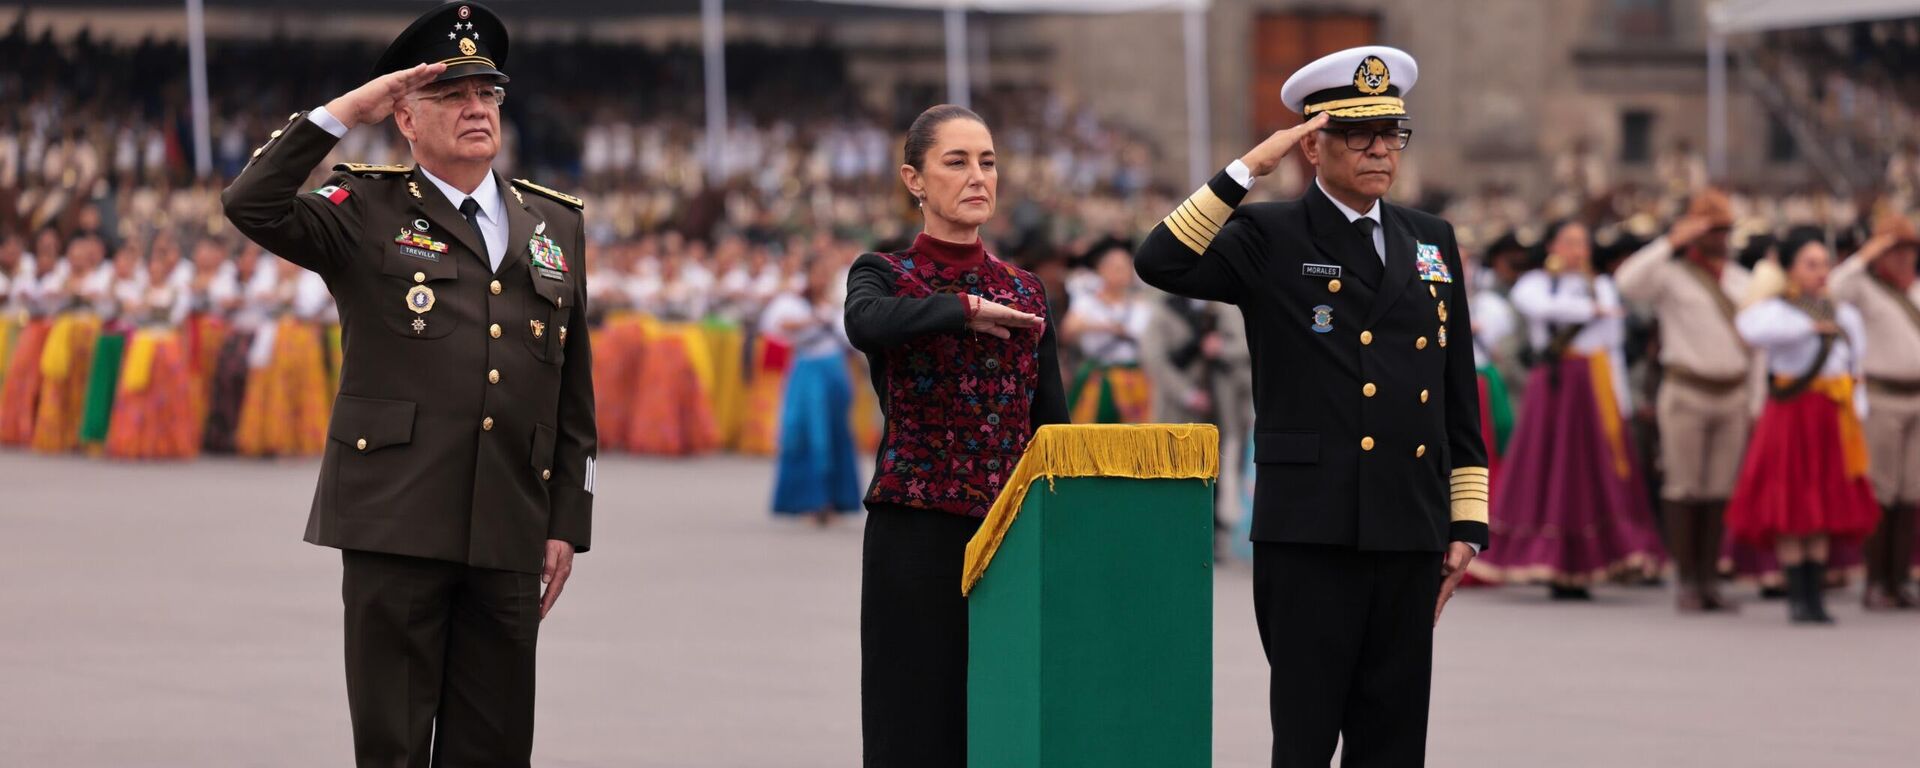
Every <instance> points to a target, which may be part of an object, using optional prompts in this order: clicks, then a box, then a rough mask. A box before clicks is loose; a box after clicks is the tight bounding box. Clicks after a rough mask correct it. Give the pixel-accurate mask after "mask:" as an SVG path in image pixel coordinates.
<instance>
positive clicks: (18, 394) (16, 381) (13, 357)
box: [0, 319, 53, 446]
mask: <svg viewBox="0 0 1920 768" xmlns="http://www.w3.org/2000/svg"><path fill="white" fill-rule="evenodd" d="M52 332H53V321H52V320H48V319H39V320H32V321H29V322H28V323H27V324H26V325H25V326H24V327H22V328H21V329H20V333H19V335H18V336H16V337H14V341H13V343H11V344H9V345H8V350H7V359H6V367H7V372H6V378H5V379H4V380H0V445H13V446H24V445H27V444H28V443H31V442H32V441H33V422H34V419H35V418H36V417H38V416H39V413H40V391H41V390H42V389H43V388H44V386H43V385H44V383H45V377H44V376H42V375H41V374H40V357H41V355H42V354H43V353H44V352H45V351H46V348H47V339H48V337H50V336H51V335H52Z"/></svg>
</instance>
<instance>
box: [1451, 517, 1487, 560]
mask: <svg viewBox="0 0 1920 768" xmlns="http://www.w3.org/2000/svg"><path fill="white" fill-rule="evenodd" d="M1487 534H1488V529H1487V524H1486V523H1480V522H1474V521H1471V520H1455V521H1454V522H1453V523H1452V524H1451V525H1448V526H1447V539H1448V540H1450V541H1464V542H1466V543H1467V544H1468V545H1469V546H1471V547H1473V552H1474V554H1479V553H1480V552H1482V551H1484V550H1485V549H1486V548H1487V538H1488V536H1487Z"/></svg>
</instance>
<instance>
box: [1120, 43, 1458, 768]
mask: <svg viewBox="0 0 1920 768" xmlns="http://www.w3.org/2000/svg"><path fill="white" fill-rule="evenodd" d="M1417 76H1418V70H1417V69H1416V66H1415V64H1414V61H1413V58H1412V57H1411V56H1409V55H1407V54H1406V53H1405V52H1403V51H1400V50H1397V49H1394V48H1387V47H1383V46H1368V47H1363V48H1353V49H1349V50H1345V51H1341V52H1338V53H1334V54H1331V55H1329V56H1326V57H1324V58H1321V59H1319V60H1318V61H1315V62H1313V63H1312V64H1309V65H1307V66H1306V67H1305V68H1304V69H1301V70H1300V71H1299V72H1297V73H1295V74H1294V75H1293V77H1291V78H1289V79H1288V80H1287V83H1286V85H1285V86H1284V87H1283V88H1282V89H1281V98H1282V100H1283V101H1285V102H1286V104H1287V107H1288V108H1289V109H1292V110H1294V111H1296V112H1300V113H1301V114H1302V115H1304V116H1305V117H1306V118H1307V122H1306V123H1304V124H1302V125H1299V126H1295V127H1293V128H1289V129H1287V130H1284V131H1280V132H1278V133H1275V134H1274V135H1273V136H1272V137H1271V138H1269V139H1267V140H1266V141H1265V142H1264V143H1262V144H1261V145H1260V146H1258V147H1255V148H1254V149H1253V151H1251V152H1249V153H1247V155H1246V156H1245V157H1242V158H1241V159H1240V160H1237V161H1235V162H1234V163H1233V164H1232V165H1229V166H1228V167H1227V169H1226V170H1225V171H1223V172H1221V173H1219V174H1217V175H1215V176H1214V178H1213V180H1212V181H1210V182H1208V183H1207V185H1206V186H1205V187H1202V188H1200V190H1199V191H1198V192H1195V193H1194V195H1193V196H1192V197H1190V198H1188V199H1187V201H1186V202H1185V203H1183V204H1182V205H1181V206H1180V207H1179V208H1178V209H1177V210H1175V211H1174V212H1173V214H1172V215H1170V216H1168V217H1167V218H1166V220H1165V221H1163V222H1161V223H1160V225H1159V226H1157V227H1155V228H1154V230H1153V232H1152V234H1151V235H1149V236H1148V238H1147V240H1146V243H1145V244H1144V245H1142V246H1141V249H1140V253H1139V256H1138V260H1137V262H1136V263H1137V269H1138V270H1139V273H1140V276H1141V278H1143V279H1145V280H1146V281H1147V282H1148V283H1149V284H1151V285H1154V286H1156V287H1159V288H1161V289H1163V290H1166V291H1169V292H1172V293H1175V294H1179V295H1182V296H1189V297H1193V298H1200V299H1208V300H1212V301H1224V302H1229V303H1232V304H1237V305H1239V307H1240V311H1241V312H1242V313H1243V314H1244V315H1245V316H1246V332H1247V341H1248V345H1249V347H1250V349H1251V350H1252V355H1253V380H1254V403H1255V407H1254V412H1255V425H1254V438H1253V439H1254V461H1255V463H1257V464H1258V465H1259V475H1258V477H1257V478H1256V480H1255V485H1254V511H1253V540H1254V555H1253V570H1254V609H1255V615H1256V617H1257V619H1258V621H1259V624H1260V639H1261V643H1262V644H1263V645H1264V646H1265V648H1266V652H1267V663H1268V665H1269V666H1270V667H1271V669H1272V680H1271V686H1272V688H1271V695H1270V707H1271V715H1272V721H1273V734H1274V739H1273V764H1274V765H1275V766H1306V765H1313V766H1321V767H1322V768H1324V766H1326V765H1327V763H1328V761H1329V760H1330V759H1331V758H1332V756H1333V751H1334V747H1335V744H1336V743H1337V742H1338V741H1339V739H1340V737H1341V736H1342V735H1344V736H1345V737H1346V743H1345V746H1344V748H1343V750H1344V751H1343V756H1344V757H1343V759H1344V761H1345V764H1347V765H1366V766H1417V765H1421V764H1422V763H1423V761H1424V760H1425V754H1426V741H1427V739H1426V735H1427V707H1428V699H1429V696H1428V694H1429V688H1430V683H1431V678H1432V669H1433V627H1434V624H1435V623H1436V622H1438V620H1439V618H1440V610H1441V608H1442V607H1444V606H1445V604H1446V601H1447V599H1448V597H1450V596H1451V595H1452V593H1453V590H1454V588H1455V587H1456V586H1457V585H1458V584H1459V581H1460V579H1461V578H1462V576H1464V575H1465V573H1466V570H1465V569H1466V567H1467V564H1468V563H1469V562H1470V561H1471V560H1472V559H1473V557H1474V554H1475V553H1476V552H1477V551H1478V548H1479V547H1483V546H1485V545H1486V542H1487V532H1488V531H1487V470H1486V466H1487V457H1486V447H1485V445H1484V444H1483V443H1482V442H1481V436H1480V401H1479V389H1478V386H1477V383H1476V380H1475V376H1474V359H1473V338H1472V331H1471V330H1470V329H1471V328H1472V324H1471V321H1470V320H1469V316H1468V313H1467V293H1468V286H1467V284H1466V283H1465V281H1464V280H1460V279H1457V278H1458V277H1459V276H1461V275H1462V272H1461V268H1460V252H1459V248H1458V246H1457V244H1456V243H1455V240H1454V234H1453V226H1452V225H1450V224H1448V223H1447V222H1445V221H1442V220H1440V219H1437V218H1434V217H1433V216H1429V215H1427V214H1424V213H1421V212H1418V211H1414V210H1410V209H1407V208H1402V207H1399V206H1395V205H1389V204H1387V203H1385V202H1383V201H1382V200H1381V198H1382V197H1384V196H1385V195H1386V194H1387V190H1388V189H1389V188H1390V187H1391V186H1392V184H1393V174H1394V171H1395V169H1396V168H1397V166H1398V162H1399V157H1400V151H1401V150H1403V149H1405V148H1406V147H1407V143H1408V141H1409V140H1410V139H1411V137H1412V131H1410V130H1408V129H1407V128H1405V127H1404V126H1403V125H1402V121H1403V120H1406V119H1407V112H1406V108H1405V103H1404V102H1403V101H1402V98H1401V97H1402V96H1404V95H1405V94H1406V92H1407V91H1410V90H1412V88H1413V85H1414V81H1415V78H1416V77H1417ZM1296 143H1299V144H1300V147H1301V151H1302V152H1304V153H1305V156H1306V158H1307V160H1308V162H1310V163H1312V164H1313V166H1314V167H1315V168H1316V169H1317V177H1318V179H1317V181H1316V183H1315V184H1314V185H1313V186H1312V187H1310V188H1308V190H1307V192H1306V195H1305V196H1304V197H1302V198H1301V199H1299V200H1293V201H1288V202H1281V203H1265V204H1257V205H1248V206H1245V207H1241V208H1239V209H1238V210H1235V209H1236V207H1238V206H1239V203H1240V201H1241V199H1242V198H1243V197H1245V196H1246V194H1247V191H1248V189H1249V188H1251V187H1252V185H1253V182H1254V179H1255V178H1257V177H1260V176H1264V175H1266V174H1268V173H1271V172H1273V170H1274V169H1275V168H1277V167H1279V165H1280V161H1281V160H1282V159H1283V158H1284V157H1285V156H1286V155H1287V153H1288V152H1289V151H1290V150H1291V149H1293V147H1294V145H1295V144H1296Z"/></svg>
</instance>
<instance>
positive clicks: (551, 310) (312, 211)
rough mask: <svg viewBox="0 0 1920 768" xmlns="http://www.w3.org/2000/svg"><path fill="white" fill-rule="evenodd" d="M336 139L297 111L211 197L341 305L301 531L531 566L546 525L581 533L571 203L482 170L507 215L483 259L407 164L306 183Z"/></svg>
mask: <svg viewBox="0 0 1920 768" xmlns="http://www.w3.org/2000/svg"><path fill="white" fill-rule="evenodd" d="M336 141H337V140H336V139H335V138H334V137H333V135H332V134H330V133H328V132H327V131H326V130H325V129H323V128H321V127H320V126H318V125H316V124H314V122H313V121H311V120H308V119H307V117H306V115H305V113H299V114H295V115H294V116H293V118H292V121H291V122H290V123H288V125H287V126H286V127H285V128H283V129H281V130H278V131H274V132H273V138H272V139H271V140H270V141H268V142H267V144H266V145H265V146H263V147H261V148H260V149H259V150H258V151H256V152H255V153H254V157H253V160H252V162H250V163H249V164H248V165H247V167H246V168H245V169H244V170H242V171H241V172H240V175H239V177H238V178H236V179H234V181H233V184H232V186H229V187H228V188H227V190H226V192H225V193H224V194H223V195H222V198H221V200H222V202H223V203H224V204H225V206H226V214H227V218H228V219H230V220H231V221H232V222H233V224H234V226H235V227H237V228H239V230H240V231H241V232H242V233H244V234H246V236H247V237H249V238H252V239H253V241H254V242H255V243H258V244H259V245H260V246H261V247H262V248H265V249H267V250H268V251H269V252H272V253H273V254H275V255H278V256H280V257H281V258H284V259H286V260H287V261H290V262H293V263H294V264H297V265H299V266H301V267H303V268H305V269H308V270H311V271H313V272H315V273H317V274H319V275H320V277H322V278H324V279H325V280H326V283H327V288H328V290H330V291H331V292H332V293H333V297H334V301H335V302H336V303H337V304H338V305H339V308H340V327H341V342H342V347H343V350H344V361H343V364H342V367H341V371H340V392H339V395H338V396H337V397H336V398H335V399H334V404H333V418H332V421H331V422H330V423H329V425H328V427H327V438H328V439H327V445H326V453H325V456H324V458H323V459H322V461H321V465H320V482H319V487H318V489H317V490H316V491H315V493H314V498H313V510H312V512H311V514H310V516H309V518H308V520H307V533H306V540H307V541H309V542H311V543H314V544H319V545H323V546H329V547H338V548H341V549H351V550H363V551H370V552H385V553H390V554H397V555H409V556H414V557H424V558H432V559H436V560H447V561H452V562H457V563H465V564H467V565H470V566H476V567H482V568H493V569H500V570H509V571H521V572H527V573H538V572H539V571H540V570H541V567H542V565H543V561H544V558H545V549H546V545H545V542H546V540H547V539H560V540H563V541H567V542H570V543H572V544H573V545H574V547H575V549H576V550H577V551H579V552H585V551H587V549H588V546H589V544H590V542H589V534H590V530H591V523H592V514H593V484H594V468H593V461H594V456H595V450H596V449H595V430H594V416H593V380H592V375H591V371H592V352H591V350H590V349H589V347H588V337H587V329H586V325H585V316H586V299H587V287H586V260H585V256H586V248H585V243H584V234H583V233H584V227H583V226H582V214H581V203H580V201H579V200H577V199H575V198H572V197H568V196H566V195H562V194H560V193H557V192H553V191H551V190H547V189H545V188H543V187H539V186H536V185H533V184H530V183H527V182H524V181H518V180H516V181H514V182H512V183H511V184H507V183H504V182H503V181H502V180H501V179H500V178H499V177H498V175H495V176H494V177H492V178H490V179H489V180H488V181H487V183H489V184H496V183H497V184H500V193H501V197H502V201H503V203H504V207H505V208H506V211H507V231H508V233H509V234H508V239H507V255H506V257H505V258H503V259H501V261H500V268H499V270H498V271H497V272H496V271H494V270H493V269H492V268H491V265H490V264H489V263H488V259H487V255H486V250H485V249H484V248H483V247H482V243H481V240H480V235H479V234H478V233H477V232H475V231H474V228H473V226H472V224H471V223H469V222H468V220H467V219H466V217H465V216H463V215H462V214H461V213H460V212H459V211H458V210H456V209H455V208H454V207H453V205H452V204H451V203H449V202H448V201H447V198H446V195H444V194H442V193H441V192H440V190H439V189H438V188H436V187H434V186H433V183H432V182H431V181H430V180H428V179H426V178H425V177H423V176H419V175H417V174H415V173H414V172H413V171H412V169H410V168H406V167H401V166H360V165H351V164H343V165H340V166H336V167H335V169H334V170H335V171H337V173H335V175H334V176H333V177H332V178H331V180H329V181H328V182H327V186H325V187H322V188H321V189H318V190H314V191H303V190H301V189H300V185H301V184H302V183H303V182H305V181H306V179H307V178H308V174H309V173H311V172H312V170H313V168H314V166H316V165H318V164H319V163H320V161H321V160H322V159H324V158H325V157H326V154H327V152H328V151H330V150H332V149H333V147H334V144H335V143H336ZM533 249H538V250H539V251H541V254H540V256H541V257H542V258H543V259H545V260H546V262H547V263H548V264H557V263H558V262H562V261H563V262H564V265H565V269H564V270H561V269H554V268H550V267H545V266H542V265H541V264H538V263H535V261H534V254H532V253H531V252H530V251H531V250H533ZM555 249H557V250H558V251H559V253H558V258H557V259H555V258H553V257H552V256H550V255H549V254H551V253H552V251H553V250H555Z"/></svg>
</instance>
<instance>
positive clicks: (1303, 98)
mask: <svg viewBox="0 0 1920 768" xmlns="http://www.w3.org/2000/svg"><path fill="white" fill-rule="evenodd" d="M1419 79H1420V65H1418V64H1415V63H1414V61H1413V56H1411V55H1408V53H1407V52H1406V51H1403V50H1400V49H1398V48H1389V47H1387V46H1384V45H1363V46H1360V47H1359V48H1348V49H1346V50H1344V51H1338V52H1335V53H1329V54H1327V55H1325V56H1322V57H1320V58H1319V59H1316V60H1314V62H1313V63H1312V64H1308V65H1306V66H1304V67H1301V68H1300V71H1298V72H1295V73H1293V76H1292V77H1289V78H1287V84H1286V85H1283V86H1280V100H1281V101H1282V102H1284V103H1286V105H1287V109H1290V110H1293V111H1295V112H1298V113H1300V115H1301V116H1302V117H1307V118H1311V117H1313V116H1314V115H1317V114H1320V113H1321V112H1326V113H1328V114H1331V115H1332V116H1333V117H1332V119H1333V121H1335V122H1343V123H1354V122H1361V121H1365V120H1405V119H1407V118H1408V115H1407V106H1406V103H1405V102H1403V101H1401V97H1403V96H1405V95H1406V94H1407V92H1408V91H1411V90H1413V84H1414V82H1415V81H1416V80H1419Z"/></svg>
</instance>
